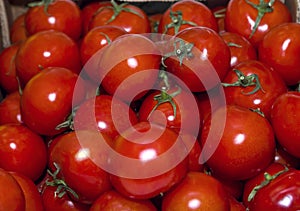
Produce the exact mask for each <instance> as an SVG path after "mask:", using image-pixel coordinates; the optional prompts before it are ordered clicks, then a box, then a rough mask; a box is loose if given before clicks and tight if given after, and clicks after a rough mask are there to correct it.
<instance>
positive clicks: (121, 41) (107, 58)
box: [96, 34, 161, 102]
mask: <svg viewBox="0 0 300 211" xmlns="http://www.w3.org/2000/svg"><path fill="white" fill-rule="evenodd" d="M100 59H101V60H100V62H99V68H98V69H99V70H96V71H98V73H99V75H98V77H97V78H96V80H98V81H97V82H100V81H101V85H102V87H103V88H104V90H105V91H106V92H107V93H108V94H111V95H114V96H115V97H118V98H120V99H122V100H124V101H126V102H131V101H132V99H133V98H134V100H137V99H139V98H141V97H142V96H143V95H144V94H145V93H146V92H147V90H149V89H151V88H152V87H153V86H154V84H155V82H156V79H157V77H158V70H159V68H160V63H161V55H160V52H159V49H158V47H157V45H156V44H155V43H154V42H153V41H152V40H150V39H149V38H147V37H146V36H143V35H140V34H126V35H122V36H119V37H118V38H117V39H116V40H115V41H114V42H112V43H111V44H110V45H108V46H107V47H106V48H105V49H104V51H103V54H102V55H101V56H100ZM102 79H103V80H102ZM136 95H137V96H136Z"/></svg>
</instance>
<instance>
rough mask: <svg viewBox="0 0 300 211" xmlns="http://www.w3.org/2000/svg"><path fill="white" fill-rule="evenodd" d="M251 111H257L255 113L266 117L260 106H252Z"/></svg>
mask: <svg viewBox="0 0 300 211" xmlns="http://www.w3.org/2000/svg"><path fill="white" fill-rule="evenodd" d="M250 111H253V112H255V113H257V114H259V115H261V116H262V117H265V114H264V112H262V111H261V110H260V108H250Z"/></svg>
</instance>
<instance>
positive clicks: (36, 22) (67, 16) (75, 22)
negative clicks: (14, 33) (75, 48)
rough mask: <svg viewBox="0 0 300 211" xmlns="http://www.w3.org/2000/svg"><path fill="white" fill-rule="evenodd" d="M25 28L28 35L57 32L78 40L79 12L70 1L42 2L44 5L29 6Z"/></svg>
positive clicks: (76, 6)
mask: <svg viewBox="0 0 300 211" xmlns="http://www.w3.org/2000/svg"><path fill="white" fill-rule="evenodd" d="M29 6H31V7H29V9H28V10H27V12H26V16H25V27H26V30H27V32H28V34H29V35H33V34H35V33H37V32H40V31H44V30H50V29H53V30H57V31H61V32H63V33H65V34H66V35H68V36H69V37H71V38H72V39H74V40H78V39H79V37H80V36H81V33H82V20H81V11H80V8H79V7H78V5H77V4H76V3H75V2H73V1H71V0H54V1H44V4H42V5H41V4H34V3H31V4H29Z"/></svg>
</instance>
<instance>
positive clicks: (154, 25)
mask: <svg viewBox="0 0 300 211" xmlns="http://www.w3.org/2000/svg"><path fill="white" fill-rule="evenodd" d="M162 16H163V14H162V13H155V14H152V15H148V19H149V21H150V25H151V33H157V32H158V26H159V22H160V20H161V17H162Z"/></svg>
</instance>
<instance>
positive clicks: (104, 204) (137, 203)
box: [90, 190, 157, 211]
mask: <svg viewBox="0 0 300 211" xmlns="http://www.w3.org/2000/svg"><path fill="white" fill-rule="evenodd" d="M98 210H101V211H109V210H131V211H140V210H143V211H156V210H157V209H156V207H155V206H154V205H153V204H152V202H151V201H150V200H134V199H129V198H126V197H124V196H123V195H121V194H120V193H118V192H117V191H115V190H110V191H107V192H105V193H103V194H102V195H101V196H99V198H98V199H96V200H95V201H94V203H93V204H92V206H91V209H90V211H98Z"/></svg>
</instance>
